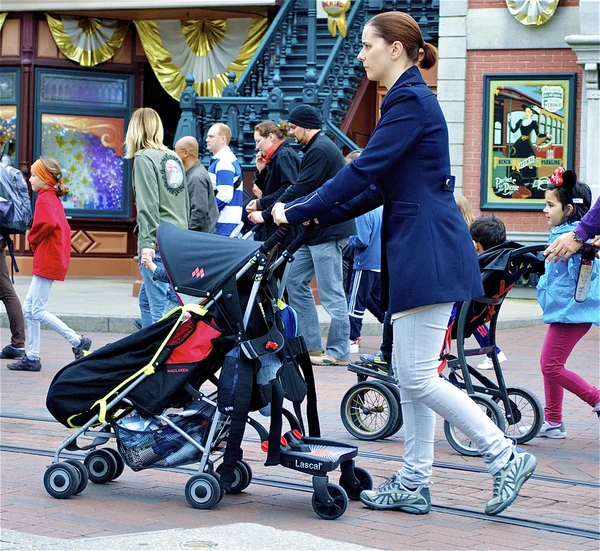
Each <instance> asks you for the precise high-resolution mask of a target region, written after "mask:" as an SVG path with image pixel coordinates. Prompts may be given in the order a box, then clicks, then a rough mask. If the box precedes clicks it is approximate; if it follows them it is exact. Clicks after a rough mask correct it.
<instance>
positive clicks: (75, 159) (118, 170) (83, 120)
mask: <svg viewBox="0 0 600 551" xmlns="http://www.w3.org/2000/svg"><path fill="white" fill-rule="evenodd" d="M123 141H124V121H123V119H121V118H113V117H88V116H81V115H53V114H47V113H43V114H42V155H44V156H46V157H53V158H54V159H56V160H57V161H58V163H59V164H60V166H61V167H62V169H63V178H64V180H65V183H66V184H67V185H68V186H69V188H70V189H71V192H70V193H69V195H67V196H66V197H65V198H64V199H63V201H64V204H65V208H67V209H86V210H103V211H111V210H112V211H120V210H122V209H123Z"/></svg>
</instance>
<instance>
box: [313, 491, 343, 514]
mask: <svg viewBox="0 0 600 551" xmlns="http://www.w3.org/2000/svg"><path fill="white" fill-rule="evenodd" d="M327 491H328V492H329V495H330V496H331V498H332V499H333V503H332V504H331V505H326V504H325V503H323V502H321V500H320V499H319V497H318V496H317V494H316V493H314V494H313V497H312V506H313V509H314V511H315V513H317V515H319V516H320V517H321V518H324V519H325V520H334V519H336V518H339V517H341V516H342V515H343V514H344V513H345V512H346V507H348V495H347V494H346V491H345V490H344V489H343V488H342V487H340V486H338V485H337V484H332V483H331V482H329V483H328V484H327Z"/></svg>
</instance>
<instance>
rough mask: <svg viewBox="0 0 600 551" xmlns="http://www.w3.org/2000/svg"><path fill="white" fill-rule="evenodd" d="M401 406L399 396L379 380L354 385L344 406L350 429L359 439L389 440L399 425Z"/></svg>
mask: <svg viewBox="0 0 600 551" xmlns="http://www.w3.org/2000/svg"><path fill="white" fill-rule="evenodd" d="M399 415H400V404H399V402H398V399H397V397H396V394H395V393H394V392H393V391H392V390H390V388H389V387H388V386H387V385H385V384H384V383H381V382H379V381H363V382H361V383H357V384H355V385H354V386H352V387H351V388H350V389H349V390H348V392H346V394H345V395H344V398H343V399H342V403H341V405H340V416H341V418H342V423H343V424H344V427H345V428H346V430H347V431H348V432H349V433H350V434H351V435H352V436H354V437H355V438H358V439H359V440H377V439H378V438H385V437H386V436H387V435H388V432H389V431H390V429H392V428H393V427H394V426H395V425H396V424H397V423H398V416H399Z"/></svg>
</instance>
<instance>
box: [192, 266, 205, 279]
mask: <svg viewBox="0 0 600 551" xmlns="http://www.w3.org/2000/svg"><path fill="white" fill-rule="evenodd" d="M192 277H199V278H203V277H204V268H196V269H195V270H194V271H193V272H192Z"/></svg>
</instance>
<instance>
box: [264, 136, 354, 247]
mask: <svg viewBox="0 0 600 551" xmlns="http://www.w3.org/2000/svg"><path fill="white" fill-rule="evenodd" d="M302 151H303V152H304V157H302V163H301V164H300V174H298V178H297V179H296V181H295V182H294V183H293V185H291V186H290V187H288V188H287V189H286V190H285V191H284V192H283V194H282V195H281V196H280V197H279V198H278V199H277V202H279V203H289V202H290V201H293V200H294V199H297V198H298V197H304V196H305V195H308V194H309V193H312V192H313V191H315V190H317V189H318V188H319V187H320V186H321V185H323V184H324V183H325V182H326V181H327V180H329V179H331V178H333V177H334V176H335V175H336V174H337V173H338V172H339V171H340V170H341V169H342V168H343V167H344V157H343V156H342V153H341V151H340V150H339V149H338V147H337V146H336V145H335V144H334V143H333V142H332V141H331V140H330V139H329V138H328V137H327V136H326V135H325V134H324V133H323V132H319V133H318V134H317V135H315V136H314V137H313V138H312V140H310V142H308V143H307V144H306V145H305V146H304V148H303V149H302ZM263 218H264V219H265V222H272V221H273V217H272V216H271V213H270V212H267V211H263ZM355 233H356V226H355V225H354V220H353V219H352V220H347V221H346V222H342V223H340V224H335V225H333V226H329V227H328V228H321V227H320V226H319V225H318V224H317V225H316V226H315V229H314V231H313V233H312V235H311V237H310V239H309V240H308V242H307V244H308V245H320V244H322V243H328V242H329V241H334V240H336V239H344V238H348V237H350V236H351V235H353V234H355Z"/></svg>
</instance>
